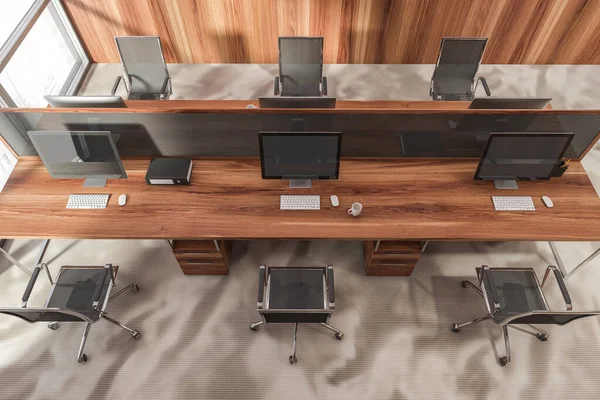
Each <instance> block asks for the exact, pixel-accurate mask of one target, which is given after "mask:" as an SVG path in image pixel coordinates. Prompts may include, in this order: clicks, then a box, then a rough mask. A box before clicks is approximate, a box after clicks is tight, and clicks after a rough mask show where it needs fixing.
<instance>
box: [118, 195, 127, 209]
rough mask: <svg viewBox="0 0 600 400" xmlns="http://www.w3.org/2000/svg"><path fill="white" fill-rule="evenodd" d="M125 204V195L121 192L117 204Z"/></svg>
mask: <svg viewBox="0 0 600 400" xmlns="http://www.w3.org/2000/svg"><path fill="white" fill-rule="evenodd" d="M125 204H127V195H126V194H122V195H120V196H119V205H120V206H124V205H125Z"/></svg>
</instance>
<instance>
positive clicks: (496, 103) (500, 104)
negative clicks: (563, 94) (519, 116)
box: [469, 97, 552, 110]
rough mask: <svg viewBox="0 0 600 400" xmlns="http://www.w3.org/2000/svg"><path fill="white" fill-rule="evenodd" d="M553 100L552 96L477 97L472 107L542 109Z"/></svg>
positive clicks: (472, 102)
mask: <svg viewBox="0 0 600 400" xmlns="http://www.w3.org/2000/svg"><path fill="white" fill-rule="evenodd" d="M551 101H552V98H551V97H547V98H546V97H540V98H536V97H476V98H474V99H473V101H471V104H470V105H469V108H471V109H489V110H493V109H499V110H511V109H521V110H541V109H544V108H546V106H547V105H548V104H550V102H551Z"/></svg>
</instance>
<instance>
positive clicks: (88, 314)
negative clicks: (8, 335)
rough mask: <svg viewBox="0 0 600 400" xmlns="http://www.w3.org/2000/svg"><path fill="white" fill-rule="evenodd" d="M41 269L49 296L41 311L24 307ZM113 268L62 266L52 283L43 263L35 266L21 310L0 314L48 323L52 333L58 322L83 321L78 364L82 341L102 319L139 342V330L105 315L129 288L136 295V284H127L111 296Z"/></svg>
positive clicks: (4, 310) (81, 357)
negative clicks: (49, 286) (111, 303)
mask: <svg viewBox="0 0 600 400" xmlns="http://www.w3.org/2000/svg"><path fill="white" fill-rule="evenodd" d="M42 268H45V269H46V274H47V275H48V280H49V281H50V284H51V285H52V286H51V288H50V293H49V294H48V298H47V299H46V304H45V305H44V307H42V308H28V307H27V302H28V301H29V296H30V295H31V291H32V290H33V286H34V285H35V282H36V280H37V278H38V275H39V274H40V271H41V269H42ZM117 270H118V267H117V268H113V266H112V265H111V264H107V265H105V266H103V267H71V266H63V267H62V268H61V269H60V271H59V272H58V276H57V278H56V282H53V280H52V276H51V275H50V271H49V270H48V266H47V265H46V264H39V265H38V266H37V267H35V269H34V270H33V275H32V276H31V279H30V280H29V284H28V285H27V288H26V289H25V293H24V294H23V298H22V303H21V308H18V307H15V308H0V313H2V314H8V315H12V316H14V317H18V318H21V319H22V320H25V321H27V322H30V323H35V322H49V324H48V328H50V329H52V330H56V329H58V327H59V322H85V329H84V331H83V337H82V339H81V344H80V346H79V352H78V353H77V361H79V362H80V363H83V362H86V361H87V355H85V354H84V352H83V349H84V347H85V342H86V340H87V337H88V333H89V331H90V327H91V325H92V324H93V323H95V322H97V321H98V320H100V318H104V319H105V320H107V321H109V322H112V323H113V324H115V325H117V326H119V327H121V328H123V329H124V330H126V331H127V332H129V333H130V334H131V336H133V338H134V339H139V338H140V337H141V334H140V332H139V331H137V330H135V329H132V328H130V327H128V326H126V325H123V324H122V323H120V322H118V321H116V320H114V319H112V318H110V317H109V316H108V315H107V314H106V311H105V310H106V306H107V305H108V302H109V301H111V300H113V299H114V298H116V297H117V296H119V295H120V294H122V293H123V292H125V291H126V290H129V289H131V291H133V292H138V291H139V290H140V289H139V287H138V285H136V284H134V283H131V284H129V285H127V286H125V287H124V288H122V289H121V290H119V291H118V292H116V293H115V294H113V295H111V289H112V287H113V286H114V284H115V278H116V275H117Z"/></svg>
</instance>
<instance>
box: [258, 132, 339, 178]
mask: <svg viewBox="0 0 600 400" xmlns="http://www.w3.org/2000/svg"><path fill="white" fill-rule="evenodd" d="M258 139H259V147H260V166H261V171H262V177H263V179H289V180H290V188H310V187H311V186H312V182H311V181H312V180H313V179H337V178H338V176H339V170H340V153H341V148H342V134H341V133H340V132H260V133H259V134H258Z"/></svg>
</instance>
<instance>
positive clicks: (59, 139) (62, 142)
mask: <svg viewBox="0 0 600 400" xmlns="http://www.w3.org/2000/svg"><path fill="white" fill-rule="evenodd" d="M27 133H28V135H29V137H30V138H31V142H32V143H33V146H34V147H35V149H36V150H37V152H38V154H39V156H40V157H41V158H42V161H43V162H44V165H45V166H46V168H47V169H48V172H49V173H50V175H51V176H52V177H54V178H88V177H90V178H91V177H104V178H123V177H126V174H125V170H124V169H123V165H122V164H121V159H120V157H119V153H118V152H117V149H116V146H115V143H114V140H113V137H112V135H111V133H110V132H66V131H65V132H45V131H31V132H27Z"/></svg>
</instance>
